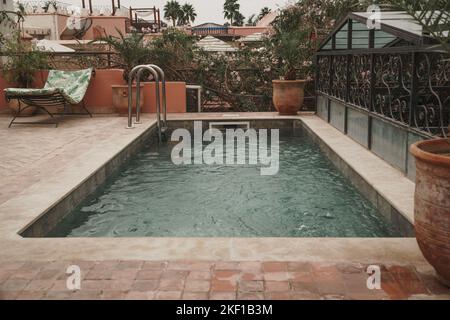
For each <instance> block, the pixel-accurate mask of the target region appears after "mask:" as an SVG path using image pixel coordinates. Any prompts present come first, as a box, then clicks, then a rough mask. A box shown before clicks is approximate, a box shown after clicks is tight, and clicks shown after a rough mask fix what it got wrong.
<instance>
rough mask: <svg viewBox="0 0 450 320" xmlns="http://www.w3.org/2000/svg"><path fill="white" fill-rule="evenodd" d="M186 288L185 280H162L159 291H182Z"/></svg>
mask: <svg viewBox="0 0 450 320" xmlns="http://www.w3.org/2000/svg"><path fill="white" fill-rule="evenodd" d="M183 288H184V280H178V279H161V281H160V282H159V286H158V290H160V291H182V290H183Z"/></svg>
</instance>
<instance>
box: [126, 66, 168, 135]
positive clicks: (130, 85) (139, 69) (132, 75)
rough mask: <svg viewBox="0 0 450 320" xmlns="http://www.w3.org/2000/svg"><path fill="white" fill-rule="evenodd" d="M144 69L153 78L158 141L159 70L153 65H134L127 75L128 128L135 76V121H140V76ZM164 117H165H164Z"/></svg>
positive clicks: (129, 126) (159, 117) (159, 118)
mask: <svg viewBox="0 0 450 320" xmlns="http://www.w3.org/2000/svg"><path fill="white" fill-rule="evenodd" d="M158 68H159V67H158ZM144 71H149V72H150V73H151V74H152V75H153V77H154V79H155V91H156V92H155V93H156V95H155V96H156V117H157V125H158V138H159V141H160V142H161V141H162V135H161V97H160V92H159V81H160V78H159V72H158V71H157V70H155V68H154V67H151V66H150V65H139V66H136V67H134V68H133V69H132V70H131V71H130V73H129V76H128V93H129V94H128V128H129V129H131V128H133V108H132V104H133V91H132V88H133V80H134V78H135V77H136V122H135V123H137V124H139V123H140V91H141V87H140V84H141V76H142V73H143V72H144ZM165 118H166V117H165Z"/></svg>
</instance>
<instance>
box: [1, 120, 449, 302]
mask: <svg viewBox="0 0 450 320" xmlns="http://www.w3.org/2000/svg"><path fill="white" fill-rule="evenodd" d="M241 116H245V117H247V118H254V119H263V118H264V119H267V118H269V119H282V117H279V116H277V115H276V114H273V113H258V114H245V115H243V114H241ZM189 117H192V115H188V114H183V115H169V120H170V119H189ZM196 117H197V118H198V119H211V118H221V119H222V120H223V119H227V118H229V117H233V115H226V116H223V117H222V115H220V114H219V115H217V114H215V115H208V114H202V115H196ZM236 117H237V118H238V117H239V114H236ZM299 118H303V119H305V120H306V119H307V120H308V121H310V122H311V123H316V125H318V126H319V127H321V128H322V130H325V131H326V132H328V133H329V134H330V136H332V137H333V139H335V140H336V139H341V140H345V141H347V140H346V139H348V140H350V139H349V138H347V137H345V136H343V135H342V134H340V133H339V132H338V131H337V130H335V129H334V128H332V127H330V126H329V125H328V124H326V123H325V122H323V121H322V120H320V119H318V118H317V117H315V116H313V115H310V114H309V115H302V116H299ZM9 120H10V119H9V118H7V117H0V138H1V141H2V142H1V144H0V176H1V177H2V179H1V182H0V241H1V243H2V249H1V250H0V299H60V298H73V299H102V298H104V299H108V298H111V299H114V298H118V299H123V298H129V299H179V298H182V299H225V300H226V299H263V298H266V299H267V298H269V299H270V298H272V299H428V298H433V299H436V298H439V299H441V298H442V299H450V289H448V288H445V287H443V286H442V285H440V284H439V283H438V282H437V281H436V279H435V277H434V272H433V270H432V268H431V266H429V265H428V264H427V263H426V262H425V261H424V259H423V257H422V255H421V253H420V251H419V249H418V247H417V244H416V242H415V240H414V239H411V238H402V239H331V238H330V239H190V240H189V241H186V240H185V239H159V238H154V239H153V238H152V239H73V238H72V239H63V241H61V240H60V239H43V238H42V239H41V238H27V239H25V238H22V237H20V236H19V235H18V234H17V233H18V232H19V231H20V230H21V229H23V228H24V227H25V226H26V225H27V224H29V223H30V222H31V221H32V220H33V219H35V218H36V216H37V214H40V213H42V212H44V211H45V208H48V206H49V204H51V203H52V202H53V201H55V198H60V197H62V196H64V195H65V194H67V192H69V191H70V190H71V189H72V188H73V187H74V184H76V183H77V182H78V181H81V180H82V179H85V177H86V176H88V175H89V174H90V173H92V172H93V171H94V170H96V168H98V167H99V166H101V164H103V163H104V162H105V161H108V160H109V159H110V158H111V157H112V156H113V155H114V154H116V153H117V152H119V151H120V150H121V149H123V148H124V147H125V146H126V145H128V144H129V143H130V142H131V141H133V140H134V139H136V138H137V137H138V136H139V135H140V134H142V133H143V132H144V131H145V130H146V129H148V128H149V127H150V126H151V125H153V124H154V123H155V117H154V116H151V115H145V117H144V119H143V122H144V124H143V125H141V126H139V127H138V128H137V129H134V130H127V129H125V126H126V119H125V118H119V117H110V116H105V117H94V118H93V119H89V118H74V119H68V120H65V121H64V122H62V123H61V124H60V126H59V127H58V128H54V127H52V126H15V127H13V128H11V129H7V124H8V122H9ZM325 131H324V132H325ZM335 142H337V140H336V141H335ZM349 143H350V142H349ZM354 148H359V147H358V146H355V147H354ZM360 148H361V149H362V147H360ZM347 149H348V146H347ZM358 150H359V149H358ZM348 151H349V152H354V150H348ZM361 152H363V151H361ZM367 153H368V154H367V157H372V155H370V153H369V152H367ZM373 157H375V156H373ZM372 168H373V164H372ZM396 180H399V179H396ZM400 180H401V179H400ZM393 183H394V182H393ZM395 183H397V181H396V182H395ZM404 183H406V184H407V188H409V189H408V190H410V189H411V186H410V185H408V183H407V182H404ZM408 197H409V198H407V199H406V200H405V201H404V206H405V208H406V209H405V210H410V207H411V201H410V198H411V197H410V195H408ZM72 264H74V265H79V266H80V267H81V272H82V278H83V281H82V283H81V290H79V291H74V292H72V291H70V290H67V288H66V286H65V283H66V277H67V275H66V274H65V271H66V268H67V266H68V265H72ZM371 264H375V265H378V266H380V268H381V278H382V289H381V290H368V289H367V286H366V280H367V278H368V275H367V274H366V268H367V266H368V265H371Z"/></svg>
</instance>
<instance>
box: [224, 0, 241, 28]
mask: <svg viewBox="0 0 450 320" xmlns="http://www.w3.org/2000/svg"><path fill="white" fill-rule="evenodd" d="M240 8H241V5H240V4H239V3H238V0H225V3H224V5H223V15H224V17H225V19H228V20H230V22H231V25H234V24H233V22H234V21H235V20H236V17H238V14H240V12H239V9H240Z"/></svg>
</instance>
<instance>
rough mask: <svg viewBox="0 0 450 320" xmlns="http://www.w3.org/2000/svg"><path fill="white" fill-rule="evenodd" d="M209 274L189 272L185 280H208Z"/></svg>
mask: <svg viewBox="0 0 450 320" xmlns="http://www.w3.org/2000/svg"><path fill="white" fill-rule="evenodd" d="M209 279H211V272H209V271H191V272H189V274H188V276H187V280H209Z"/></svg>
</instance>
